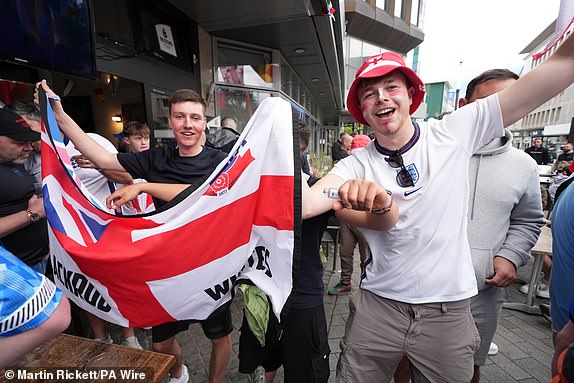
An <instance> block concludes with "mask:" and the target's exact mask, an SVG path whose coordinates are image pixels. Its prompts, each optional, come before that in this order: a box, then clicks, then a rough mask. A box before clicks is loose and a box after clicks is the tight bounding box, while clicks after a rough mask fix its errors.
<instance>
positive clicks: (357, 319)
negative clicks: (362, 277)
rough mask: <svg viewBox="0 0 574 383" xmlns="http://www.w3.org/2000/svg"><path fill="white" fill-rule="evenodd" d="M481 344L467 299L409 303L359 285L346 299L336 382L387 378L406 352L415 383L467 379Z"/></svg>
mask: <svg viewBox="0 0 574 383" xmlns="http://www.w3.org/2000/svg"><path fill="white" fill-rule="evenodd" d="M479 344H480V337H479V336H478V331H477V330H476V327H475V325H474V320H473V318H472V314H471V312H470V301H469V299H464V300H460V301H455V302H444V303H424V304H409V303H404V302H398V301H394V300H391V299H386V298H382V297H380V296H378V295H376V294H373V293H371V292H370V291H367V290H365V289H359V290H358V291H357V293H356V294H355V295H353V296H352V297H351V299H350V300H349V318H348V319H347V324H346V328H345V336H344V337H343V339H342V341H341V357H340V359H339V364H338V366H337V380H336V381H337V382H339V383H340V382H346V383H356V382H361V383H386V382H390V381H391V379H392V378H393V373H394V371H395V369H396V368H397V365H398V364H399V362H400V361H401V359H402V358H403V356H406V357H407V358H408V359H409V361H410V362H411V372H412V374H413V376H414V378H415V379H416V381H417V382H419V381H420V382H429V381H430V382H448V383H459V382H460V383H462V382H464V383H468V382H470V379H471V378H472V375H473V372H474V368H473V354H474V352H475V351H476V349H477V348H478V346H479Z"/></svg>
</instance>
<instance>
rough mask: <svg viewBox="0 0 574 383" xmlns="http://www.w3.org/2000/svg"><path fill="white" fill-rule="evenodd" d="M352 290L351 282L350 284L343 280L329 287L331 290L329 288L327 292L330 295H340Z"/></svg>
mask: <svg viewBox="0 0 574 383" xmlns="http://www.w3.org/2000/svg"><path fill="white" fill-rule="evenodd" d="M350 291H351V284H350V283H349V284H348V285H344V284H343V282H340V281H339V283H337V284H336V285H335V286H333V287H331V288H329V290H327V293H328V294H329V295H338V294H341V293H348V292H350Z"/></svg>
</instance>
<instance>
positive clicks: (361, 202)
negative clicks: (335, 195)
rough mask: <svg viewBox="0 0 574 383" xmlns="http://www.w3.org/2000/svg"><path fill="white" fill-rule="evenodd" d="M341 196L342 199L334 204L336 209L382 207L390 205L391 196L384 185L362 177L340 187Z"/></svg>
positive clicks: (366, 209)
mask: <svg viewBox="0 0 574 383" xmlns="http://www.w3.org/2000/svg"><path fill="white" fill-rule="evenodd" d="M339 197H341V201H340V202H339V203H335V204H334V205H333V209H334V210H336V211H338V210H341V209H343V208H346V209H353V210H358V211H371V210H372V209H382V208H384V207H387V206H389V203H390V198H391V197H390V196H389V195H388V194H387V191H386V190H385V189H384V188H383V187H381V186H379V185H378V184H376V183H374V182H372V181H367V180H362V179H353V180H348V181H346V182H345V183H344V184H343V185H341V187H340V188H339Z"/></svg>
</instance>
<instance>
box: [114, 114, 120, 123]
mask: <svg viewBox="0 0 574 383" xmlns="http://www.w3.org/2000/svg"><path fill="white" fill-rule="evenodd" d="M112 121H113V122H122V115H121V114H116V115H115V116H112Z"/></svg>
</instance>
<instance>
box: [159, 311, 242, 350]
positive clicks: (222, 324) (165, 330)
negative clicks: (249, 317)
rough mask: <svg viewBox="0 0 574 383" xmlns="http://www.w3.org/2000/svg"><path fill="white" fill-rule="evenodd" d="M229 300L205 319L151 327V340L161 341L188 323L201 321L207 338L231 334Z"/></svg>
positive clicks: (183, 328)
mask: <svg viewBox="0 0 574 383" xmlns="http://www.w3.org/2000/svg"><path fill="white" fill-rule="evenodd" d="M230 307H231V301H230V302H228V303H226V304H224V305H223V306H221V307H219V308H218V309H217V310H215V311H214V312H213V313H212V314H211V315H210V316H209V317H208V318H207V319H205V320H202V321H197V320H183V321H177V322H168V323H164V324H161V325H159V326H154V327H152V329H151V338H152V342H154V343H158V342H163V341H165V340H167V339H169V338H171V337H173V336H176V335H177V334H179V333H180V332H182V331H186V330H187V328H188V327H189V325H190V324H192V323H197V322H199V323H201V328H202V329H203V333H204V334H205V336H206V337H208V338H209V339H211V340H213V339H219V338H223V337H224V336H227V335H229V334H231V331H233V323H232V321H231V309H230Z"/></svg>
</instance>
